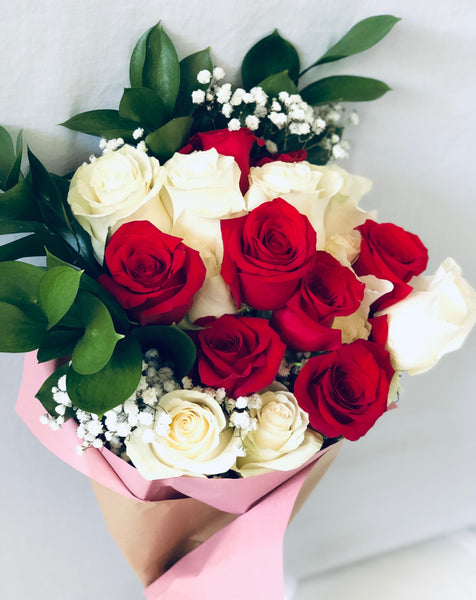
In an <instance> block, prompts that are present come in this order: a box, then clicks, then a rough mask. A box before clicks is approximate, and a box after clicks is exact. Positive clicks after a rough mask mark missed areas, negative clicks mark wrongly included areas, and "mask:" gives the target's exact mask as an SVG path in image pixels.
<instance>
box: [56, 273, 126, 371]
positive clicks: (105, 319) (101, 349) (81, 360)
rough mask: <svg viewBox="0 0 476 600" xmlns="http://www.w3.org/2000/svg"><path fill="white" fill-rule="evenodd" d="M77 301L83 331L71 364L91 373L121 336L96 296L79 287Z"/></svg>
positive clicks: (102, 362) (104, 363)
mask: <svg viewBox="0 0 476 600" xmlns="http://www.w3.org/2000/svg"><path fill="white" fill-rule="evenodd" d="M57 268H60V267H57ZM77 302H78V306H79V309H80V311H81V314H82V318H83V324H84V327H85V331H84V334H83V336H82V337H81V339H80V340H79V341H78V343H77V344H76V346H75V347H74V350H73V362H72V366H73V369H74V370H75V371H76V372H77V373H79V374H81V375H91V374H93V373H97V372H98V371H100V370H101V369H102V368H103V367H104V366H105V365H106V364H107V363H108V361H109V359H110V358H111V356H112V353H113V352H114V348H115V346H116V344H117V342H118V341H119V340H120V339H121V338H123V337H124V336H123V335H121V334H118V333H116V331H115V329H114V323H113V321H112V318H111V315H110V314H109V311H108V310H107V308H106V307H105V306H104V304H103V303H102V302H101V301H100V300H98V298H96V296H93V295H92V294H90V293H88V292H83V291H81V292H80V293H79V294H78V299H77Z"/></svg>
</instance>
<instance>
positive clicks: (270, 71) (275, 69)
mask: <svg viewBox="0 0 476 600" xmlns="http://www.w3.org/2000/svg"><path fill="white" fill-rule="evenodd" d="M282 71H288V74H289V77H290V78H291V79H292V80H293V81H294V82H297V80H298V77H299V56H298V54H297V52H296V49H295V48H294V46H293V45H292V44H290V43H289V42H288V41H287V40H285V39H284V38H282V37H281V36H280V35H279V33H278V30H277V29H275V30H274V31H273V33H272V34H271V35H268V36H267V37H265V38H263V39H262V40H260V41H259V42H257V43H256V44H255V45H254V46H253V47H252V48H250V50H248V52H247V53H246V55H245V58H244V59H243V63H242V65H241V78H242V80H243V86H244V87H245V88H246V89H250V88H252V87H253V86H255V85H258V84H259V82H260V81H263V80H264V79H266V78H267V77H269V76H270V75H274V74H275V73H281V72H282Z"/></svg>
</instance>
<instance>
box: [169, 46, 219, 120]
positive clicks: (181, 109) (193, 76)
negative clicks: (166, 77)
mask: <svg viewBox="0 0 476 600" xmlns="http://www.w3.org/2000/svg"><path fill="white" fill-rule="evenodd" d="M204 69H206V70H207V71H210V73H211V72H212V71H213V63H212V59H211V57H210V48H205V50H200V51H199V52H195V53H194V54H190V56H187V57H186V58H184V59H183V60H181V61H180V88H179V93H178V96H177V102H176V104H175V111H174V114H175V116H186V115H191V114H192V113H193V111H194V110H195V108H196V104H193V102H192V92H193V91H194V90H206V89H207V87H208V84H207V83H198V81H197V75H198V73H199V72H200V71H203V70H204Z"/></svg>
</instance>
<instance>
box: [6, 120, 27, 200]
mask: <svg viewBox="0 0 476 600" xmlns="http://www.w3.org/2000/svg"><path fill="white" fill-rule="evenodd" d="M15 151H16V157H15V161H14V163H13V164H12V166H11V169H10V171H9V172H8V175H7V178H6V181H5V189H6V190H9V189H11V188H12V187H13V186H14V185H16V184H17V183H18V182H19V181H20V177H21V161H22V158H23V133H22V131H20V132H19V133H18V136H17V143H16V150H15Z"/></svg>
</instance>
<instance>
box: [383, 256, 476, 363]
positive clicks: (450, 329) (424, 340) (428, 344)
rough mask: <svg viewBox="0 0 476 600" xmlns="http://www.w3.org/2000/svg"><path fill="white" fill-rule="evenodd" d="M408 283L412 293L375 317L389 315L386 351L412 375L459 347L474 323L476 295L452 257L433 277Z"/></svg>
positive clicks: (423, 277) (415, 278)
mask: <svg viewBox="0 0 476 600" xmlns="http://www.w3.org/2000/svg"><path fill="white" fill-rule="evenodd" d="M409 283H410V285H411V286H412V287H413V291H412V292H411V293H410V294H409V295H408V296H407V297H406V298H404V299H403V300H401V301H400V302H397V303H396V304H394V305H392V306H390V307H389V308H387V309H385V310H383V311H381V312H379V313H378V315H381V314H385V315H387V316H388V326H389V330H388V339H387V349H388V350H389V352H390V354H391V357H392V362H393V365H394V367H395V368H396V369H398V370H399V371H408V372H409V373H410V374H412V375H414V374H417V373H423V372H424V371H427V370H428V369H431V367H433V365H434V364H435V363H436V362H437V361H438V360H439V359H440V358H441V357H442V356H443V355H444V354H446V353H447V352H451V351H453V350H457V349H458V348H460V347H461V345H462V344H463V342H464V340H465V339H466V337H467V335H468V333H469V332H470V330H471V328H472V327H473V326H474V324H475V323H476V292H475V290H474V289H473V288H472V287H471V286H470V285H469V284H468V282H467V281H466V280H465V279H463V278H462V277H461V269H460V267H459V266H458V265H457V264H456V263H455V262H454V260H453V259H452V258H447V259H446V260H445V261H443V263H442V264H441V265H440V267H439V268H438V270H437V271H436V273H435V275H434V276H433V277H425V276H419V277H414V278H413V279H412V280H410V282H409Z"/></svg>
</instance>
